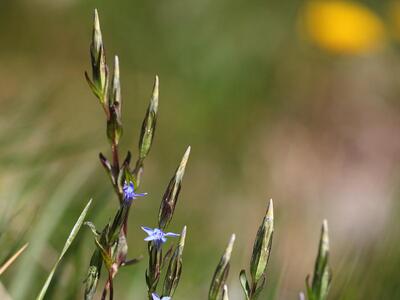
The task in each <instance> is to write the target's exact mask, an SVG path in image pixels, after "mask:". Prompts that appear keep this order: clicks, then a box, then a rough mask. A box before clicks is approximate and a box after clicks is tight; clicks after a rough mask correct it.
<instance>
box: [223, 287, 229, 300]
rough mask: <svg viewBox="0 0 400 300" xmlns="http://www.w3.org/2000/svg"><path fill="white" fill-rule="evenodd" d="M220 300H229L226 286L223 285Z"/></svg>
mask: <svg viewBox="0 0 400 300" xmlns="http://www.w3.org/2000/svg"><path fill="white" fill-rule="evenodd" d="M222 300H229V295H228V286H227V285H226V284H225V285H224V290H223V293H222Z"/></svg>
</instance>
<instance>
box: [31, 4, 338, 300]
mask: <svg viewBox="0 0 400 300" xmlns="http://www.w3.org/2000/svg"><path fill="white" fill-rule="evenodd" d="M90 58H91V69H92V70H91V71H92V72H91V75H89V74H88V73H85V77H86V80H87V82H88V85H89V87H90V89H91V90H92V92H93V94H94V96H95V97H96V98H97V99H98V101H99V103H100V105H101V107H102V110H103V111H104V113H105V121H106V122H105V123H106V136H107V139H108V142H109V144H110V157H111V158H110V159H108V158H107V157H106V156H105V155H104V154H102V153H100V154H99V158H100V163H101V164H102V166H103V168H104V170H105V171H106V174H107V176H108V177H109V179H110V182H111V186H112V188H113V190H114V191H115V195H116V198H117V199H118V204H119V205H118V208H117V210H116V211H115V213H114V214H113V216H112V218H111V221H110V222H109V223H107V224H106V225H105V226H104V227H103V229H102V230H97V228H96V226H95V225H94V224H93V223H91V222H86V223H85V224H86V225H87V226H88V227H89V228H90V230H91V232H92V233H93V236H94V242H95V249H94V251H93V254H92V257H91V259H90V264H89V268H88V271H87V276H86V280H85V292H84V299H85V300H91V299H93V298H94V296H95V294H96V290H97V287H98V283H99V280H100V277H101V274H102V270H103V273H104V270H105V273H106V275H107V276H106V279H105V284H104V287H103V290H102V292H101V299H102V300H105V299H107V297H108V298H109V299H110V300H111V299H113V295H114V288H113V286H114V284H113V282H114V279H115V277H116V275H117V273H118V271H119V269H120V268H122V267H125V266H129V265H133V264H135V263H137V262H139V261H140V259H139V258H134V259H128V242H127V239H128V218H129V215H130V212H131V211H132V209H131V208H132V206H133V204H134V201H133V200H135V199H137V198H139V197H144V196H146V195H147V193H139V192H138V188H139V186H140V182H141V178H142V175H143V172H144V161H145V158H146V157H147V155H148V154H149V152H150V148H151V146H152V143H153V138H154V134H155V129H156V123H157V112H158V98H159V79H158V76H156V77H155V81H154V86H153V92H152V94H151V97H150V103H149V105H148V108H147V111H146V114H145V117H144V120H143V123H142V127H141V131H140V136H139V143H138V157H137V159H136V163H135V164H133V165H131V160H132V155H131V152H130V151H127V153H126V155H125V158H124V159H123V160H121V153H120V149H119V142H120V139H121V137H122V134H123V123H122V97H121V80H120V67H119V58H118V57H117V56H115V58H114V66H113V69H112V72H111V71H110V68H109V65H108V64H107V60H106V55H105V47H104V43H103V37H102V34H101V29H100V21H99V16H98V13H97V11H95V14H94V25H93V32H92V42H91V45H90ZM190 150H191V148H190V147H188V148H187V150H186V152H185V153H184V155H183V157H182V159H181V161H180V163H179V165H178V166H177V168H176V170H175V172H174V173H173V175H172V177H171V179H170V181H169V183H168V185H167V187H166V190H165V192H164V194H163V196H162V199H161V204H160V208H159V212H158V222H157V225H156V226H155V227H154V228H150V227H144V226H143V227H141V228H142V230H143V231H145V233H146V234H147V235H148V236H147V237H146V238H145V239H144V240H145V241H146V242H148V266H147V269H146V274H145V275H146V276H145V277H146V284H147V295H148V299H149V300H171V299H172V297H173V295H174V293H175V291H176V289H177V286H178V284H179V281H180V278H181V274H182V267H183V264H182V262H183V250H184V247H185V239H186V231H187V230H186V229H187V228H186V226H184V227H183V229H182V232H181V233H180V234H177V233H173V232H167V228H168V226H169V225H170V223H171V221H172V219H173V215H174V213H175V210H176V207H177V203H178V198H179V193H180V191H181V188H182V181H183V175H184V174H185V169H186V165H187V162H188V159H189V155H190ZM273 216H274V215H273V203H272V200H271V201H270V202H269V205H268V208H267V211H266V213H265V216H264V218H263V221H262V223H261V225H260V227H259V229H258V232H257V234H256V238H255V241H254V246H253V253H252V256H251V259H250V267H249V270H248V271H247V272H246V270H245V269H243V270H242V271H241V272H240V275H239V279H240V283H241V285H242V288H243V291H244V295H245V298H246V300H255V299H257V298H258V297H259V295H260V293H261V291H262V290H263V288H264V287H265V286H266V285H267V283H268V282H267V265H268V262H269V259H270V255H271V250H272V236H273V232H274V217H273ZM82 222H83V217H82ZM82 222H81V223H82ZM81 223H80V224H81ZM327 226H328V225H327V222H326V221H324V223H323V227H322V233H321V240H320V245H319V252H318V256H317V260H316V264H315V269H314V274H313V278H312V283H311V284H310V283H309V279H308V277H307V285H306V287H307V298H308V300H326V299H327V295H328V290H329V287H330V282H331V271H330V267H329V265H328V254H329V243H328V231H327V228H328V227H327ZM167 237H179V241H178V242H177V243H176V244H175V245H173V246H172V247H171V248H170V249H169V250H167V251H164V249H163V245H164V244H165V243H166V242H167ZM235 239H236V236H235V234H232V236H231V238H230V240H229V242H228V245H227V247H226V249H225V251H224V253H223V255H222V257H221V259H220V261H219V264H218V265H217V267H216V270H215V272H214V275H213V278H212V281H211V285H210V289H209V293H208V299H209V300H229V295H228V275H229V269H230V261H231V257H232V252H233V246H234V243H235ZM162 273H163V274H162ZM161 279H163V284H162V286H161V284H160V285H159V283H160V280H161ZM50 280H51V278H50ZM49 283H50V281H48V283H47V286H48V284H49ZM44 291H45V290H44ZM157 291H158V292H157ZM44 293H45V292H43V296H44ZM159 295H161V296H159ZM304 298H305V295H304V294H303V293H301V294H300V299H304ZM38 299H42V298H38Z"/></svg>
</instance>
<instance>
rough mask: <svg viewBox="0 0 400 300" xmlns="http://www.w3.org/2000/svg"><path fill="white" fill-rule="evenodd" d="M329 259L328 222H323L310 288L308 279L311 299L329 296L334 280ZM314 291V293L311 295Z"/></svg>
mask: <svg viewBox="0 0 400 300" xmlns="http://www.w3.org/2000/svg"><path fill="white" fill-rule="evenodd" d="M328 259H329V236H328V222H327V221H326V220H324V221H323V223H322V229H321V238H320V241H319V249H318V255H317V259H316V261H315V267H314V275H313V279H312V286H311V288H310V286H309V284H308V280H307V292H308V297H309V298H310V299H316V300H325V299H326V298H327V297H328V292H329V287H330V283H331V280H332V273H331V270H330V268H329V264H328ZM310 293H312V295H310Z"/></svg>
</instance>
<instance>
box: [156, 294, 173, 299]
mask: <svg viewBox="0 0 400 300" xmlns="http://www.w3.org/2000/svg"><path fill="white" fill-rule="evenodd" d="M151 295H152V296H153V300H171V299H172V298H171V297H162V298H160V297H159V296H158V295H157V294H156V293H153V294H151Z"/></svg>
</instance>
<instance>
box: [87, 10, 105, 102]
mask: <svg viewBox="0 0 400 300" xmlns="http://www.w3.org/2000/svg"><path fill="white" fill-rule="evenodd" d="M90 58H91V62H92V80H90V79H89V76H88V75H87V74H85V76H86V80H87V81H88V83H89V86H90V87H91V89H92V91H93V93H94V94H95V95H96V97H97V98H98V99H99V100H100V102H101V103H102V104H103V105H104V104H105V103H106V102H107V85H108V83H107V82H108V67H107V64H106V56H105V51H104V44H103V38H102V35H101V29H100V21H99V15H98V13H97V10H95V11H94V21H93V33H92V42H91V45H90Z"/></svg>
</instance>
